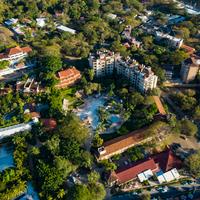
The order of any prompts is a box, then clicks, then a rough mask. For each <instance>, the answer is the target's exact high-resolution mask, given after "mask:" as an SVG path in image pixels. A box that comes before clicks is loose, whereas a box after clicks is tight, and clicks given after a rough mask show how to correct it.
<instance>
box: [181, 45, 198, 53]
mask: <svg viewBox="0 0 200 200" xmlns="http://www.w3.org/2000/svg"><path fill="white" fill-rule="evenodd" d="M181 48H182V49H185V50H186V51H187V52H188V53H189V54H193V53H194V52H195V51H196V49H195V48H193V47H190V46H187V45H185V44H183V45H182V46H181Z"/></svg>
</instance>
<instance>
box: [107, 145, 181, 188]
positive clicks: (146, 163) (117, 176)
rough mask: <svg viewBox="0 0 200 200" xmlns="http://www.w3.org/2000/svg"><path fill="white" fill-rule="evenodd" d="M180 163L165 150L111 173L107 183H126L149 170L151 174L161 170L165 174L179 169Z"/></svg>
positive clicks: (170, 152) (168, 150) (169, 151)
mask: <svg viewBox="0 0 200 200" xmlns="http://www.w3.org/2000/svg"><path fill="white" fill-rule="evenodd" d="M181 165H182V162H181V161H180V160H179V159H178V158H177V157H176V156H175V155H174V154H173V153H172V151H171V150H170V149H167V150H165V151H163V152H161V153H158V154H155V155H152V156H149V157H148V158H146V159H143V160H139V161H137V162H135V163H133V164H132V165H129V166H127V167H125V168H121V169H118V170H116V171H114V172H112V173H111V175H110V177H109V180H108V181H111V182H112V181H117V182H118V183H119V184H122V183H125V182H128V181H130V180H133V179H134V178H136V177H137V175H138V174H140V173H142V172H144V171H146V170H148V169H151V170H152V171H153V172H158V171H160V170H162V171H163V172H167V171H169V170H171V169H173V168H177V169H179V168H181Z"/></svg>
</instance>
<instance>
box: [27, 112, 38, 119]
mask: <svg viewBox="0 0 200 200" xmlns="http://www.w3.org/2000/svg"><path fill="white" fill-rule="evenodd" d="M27 114H28V115H30V117H31V118H40V113H39V112H30V113H27Z"/></svg>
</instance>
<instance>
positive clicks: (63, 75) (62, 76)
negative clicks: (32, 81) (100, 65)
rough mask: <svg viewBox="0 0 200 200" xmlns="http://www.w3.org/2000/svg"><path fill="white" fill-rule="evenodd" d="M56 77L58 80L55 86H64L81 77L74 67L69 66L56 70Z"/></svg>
mask: <svg viewBox="0 0 200 200" xmlns="http://www.w3.org/2000/svg"><path fill="white" fill-rule="evenodd" d="M57 78H58V80H59V82H58V84H56V88H59V89H60V88H66V87H68V86H71V85H73V84H75V83H76V82H78V81H79V80H80V79H81V73H80V71H78V70H77V69H76V68H75V67H71V68H68V69H65V70H63V71H60V72H58V74H57Z"/></svg>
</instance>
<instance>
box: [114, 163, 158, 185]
mask: <svg viewBox="0 0 200 200" xmlns="http://www.w3.org/2000/svg"><path fill="white" fill-rule="evenodd" d="M148 169H151V170H152V171H158V168H157V165H156V163H155V162H154V160H153V159H146V160H141V161H138V162H135V163H134V164H133V165H131V166H129V167H128V168H126V169H119V170H116V171H115V173H116V177H117V179H118V183H119V184H122V183H126V182H128V181H130V180H132V179H134V178H136V177H137V175H138V174H140V173H142V172H144V171H146V170H148Z"/></svg>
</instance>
